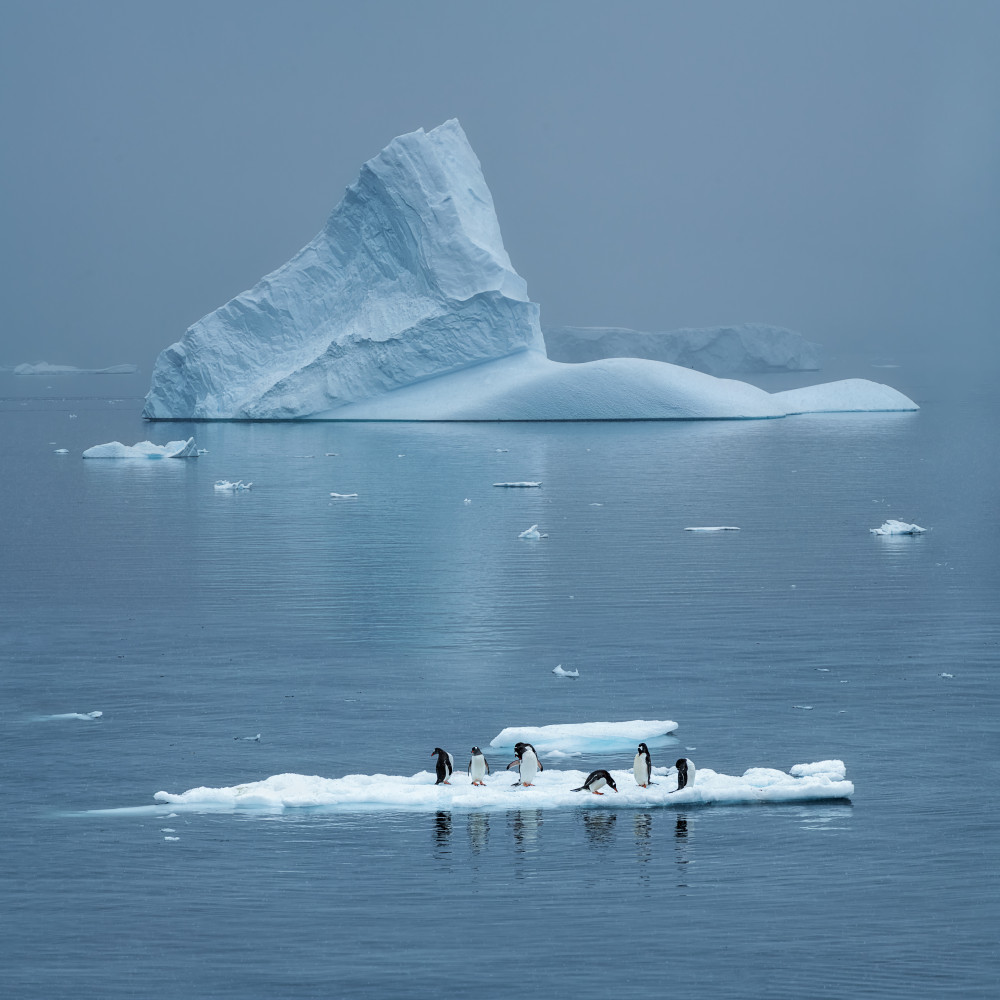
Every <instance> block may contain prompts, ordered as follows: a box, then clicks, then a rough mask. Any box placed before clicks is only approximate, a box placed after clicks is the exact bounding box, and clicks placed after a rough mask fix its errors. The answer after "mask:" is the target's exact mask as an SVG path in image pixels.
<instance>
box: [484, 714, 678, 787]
mask: <svg viewBox="0 0 1000 1000" xmlns="http://www.w3.org/2000/svg"><path fill="white" fill-rule="evenodd" d="M676 728H677V723H676V722H671V721H670V720H669V719H667V720H664V721H657V720H646V719H633V720H632V721H630V722H574V723H567V724H565V725H554V726H508V727H507V728H506V729H503V730H501V731H500V733H499V734H498V735H496V736H494V737H493V739H492V740H490V746H491V747H503V748H507V747H513V746H514V744H515V743H522V742H523V743H531V744H532V745H533V746H534V747H535V749H536V750H537V751H538V752H539V753H543V752H548V751H551V750H563V751H568V750H580V751H583V752H595V751H602V750H613V749H619V748H622V747H630V746H635V745H636V744H639V743H643V742H648V741H649V740H651V739H653V738H654V737H656V736H664V735H666V734H667V733H672V732H673V731H674V730H675V729H676ZM584 777H586V775H584Z"/></svg>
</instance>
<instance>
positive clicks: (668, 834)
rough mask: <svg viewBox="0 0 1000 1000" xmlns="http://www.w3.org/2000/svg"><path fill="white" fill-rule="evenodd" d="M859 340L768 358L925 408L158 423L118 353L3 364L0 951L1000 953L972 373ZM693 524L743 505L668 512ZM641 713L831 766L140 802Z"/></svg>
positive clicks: (994, 417)
mask: <svg viewBox="0 0 1000 1000" xmlns="http://www.w3.org/2000/svg"><path fill="white" fill-rule="evenodd" d="M19 360H25V359H19ZM54 360H58V359H54ZM872 360H876V359H871V358H869V359H864V363H863V364H862V362H858V363H857V364H855V365H854V366H853V368H851V370H850V371H847V370H845V371H844V372H842V373H841V372H836V373H835V372H831V371H824V372H822V373H813V374H809V375H797V376H766V377H762V378H761V379H758V380H757V381H758V384H761V385H764V387H765V388H786V387H789V386H791V385H793V384H795V385H801V384H808V383H810V382H815V381H825V380H828V379H829V378H832V377H835V376H836V375H839V374H852V375H861V376H864V377H869V378H874V379H876V380H878V381H885V382H888V383H890V384H892V385H895V386H896V387H898V388H900V389H902V390H903V391H904V392H907V393H908V394H909V395H911V396H912V397H913V398H914V399H915V400H916V401H917V402H918V403H919V404H920V406H921V410H920V411H919V412H918V413H894V414H849V415H814V416H801V417H792V418H787V419H783V420H760V421H705V422H648V423H645V422H639V423H576V424H572V423H566V424H560V423H548V424H533V423H514V424H407V423H356V424H337V423H293V424H279V423H258V424H251V423H218V424H213V423H170V424H162V423H155V424H150V423H146V422H144V421H143V420H142V419H141V416H140V414H141V408H142V399H141V397H142V395H143V393H144V392H145V389H146V387H147V385H148V372H147V373H145V374H144V375H143V374H140V375H137V376H66V377H54V376H41V377H37V376H34V377H15V376H13V375H11V374H6V375H3V376H2V377H0V397H2V399H0V456H2V469H3V474H2V476H0V510H2V521H0V546H2V560H3V561H2V567H3V579H2V605H0V609H2V616H3V629H2V637H0V657H2V661H0V737H2V746H3V750H2V758H0V760H2V769H0V790H2V794H3V810H2V821H0V890H2V897H0V994H2V995H3V996H5V997H10V998H14V1000H59V998H74V1000H119V998H120V1000H125V998H128V1000H147V998H148V1000H175V998H176V1000H198V998H209V997H211V998H226V1000H228V998H232V1000H257V998H261V1000H264V998H267V1000H283V998H288V1000H299V998H319V997H323V998H355V997H358V998H395V997H405V998H438V997H476V998H477V1000H507V998H512V997H519V996H537V997H545V998H552V1000H560V998H572V1000H590V998H594V1000H605V998H607V997H612V996H636V997H649V996H668V997H678V998H684V1000H709V998H711V1000H715V998H725V997H749V998H756V997H762V998H763V997H766V998H769V1000H775V998H789V1000H803V998H838V1000H839V998H851V1000H858V998H866V997H873V998H875V997H878V998H883V997H899V998H908V1000H909V998H914V997H916V998H921V997H935V998H937V997H955V998H965V1000H967V998H978V997H993V996H996V995H998V990H1000V976H998V944H997V942H998V925H1000V921H998V917H1000V900H998V895H997V871H998V868H997V861H998V853H1000V851H998V845H1000V829H998V827H1000V824H998V820H997V809H996V804H995V800H996V795H997V790H998V781H1000V773H998V771H1000V768H998V750H1000V745H998V738H997V737H998V728H1000V727H998V722H997V712H998V698H997V694H998V684H997V681H998V672H997V671H998V659H1000V657H998V653H1000V647H998V639H1000V628H998V624H1000V601H998V596H1000V595H998V582H1000V567H998V553H1000V544H998V542H1000V527H998V526H1000V503H998V501H1000V488H998V487H1000V471H998V458H1000V450H998V448H997V428H998V416H1000V406H998V401H997V396H996V393H995V391H994V390H993V389H992V388H990V387H989V381H988V380H987V379H985V378H980V379H978V380H977V379H976V378H975V377H973V376H968V377H963V378H951V377H945V375H944V374H943V373H942V372H940V371H939V370H937V369H936V368H935V366H934V365H932V364H930V363H925V364H924V365H923V366H922V367H921V366H920V365H919V364H917V365H914V364H910V363H904V364H903V365H902V367H898V368H875V367H872V366H871V363H870V362H871V361H872ZM190 435H193V436H194V437H195V439H196V441H197V444H198V446H199V447H200V448H203V449H206V451H205V453H204V454H202V455H201V456H200V457H199V458H197V459H189V460H176V461H172V460H165V461H84V460H82V459H81V452H82V451H83V450H84V449H85V448H88V447H90V446H91V445H95V444H101V443H104V442H107V441H112V440H119V441H122V442H124V443H126V444H133V443H135V442H137V441H142V440H145V439H150V440H153V441H155V442H157V443H159V444H163V443H165V442H166V441H168V440H173V439H177V438H186V437H188V436H190ZM60 448H66V449H68V454H57V453H56V449H60ZM220 479H229V480H237V479H242V480H244V481H245V482H246V481H252V483H253V488H252V490H250V491H246V492H240V493H236V494H233V493H220V492H217V491H215V490H214V489H213V484H214V483H215V482H216V480H220ZM518 480H537V481H541V482H542V486H541V488H539V489H521V490H509V489H497V488H495V487H493V486H492V484H493V483H494V482H498V481H518ZM331 492H340V493H357V494H358V497H357V498H355V499H351V500H337V499H334V498H331V497H330V493H331ZM466 501H469V502H466ZM888 518H897V519H901V520H904V521H909V522H916V523H917V524H920V525H922V526H924V527H926V528H927V529H928V530H927V532H926V533H925V534H923V535H920V536H916V537H878V536H875V535H873V534H871V532H870V529H871V528H874V527H877V526H878V525H880V524H882V522H883V521H885V520H886V519H888ZM533 524H537V525H538V526H539V530H540V532H542V533H543V534H545V535H546V536H547V537H544V538H541V539H538V540H537V541H530V540H524V539H519V538H518V534H519V533H520V532H522V531H523V530H524V529H526V528H528V527H530V526H531V525H533ZM712 525H731V526H735V527H739V528H740V530H739V531H738V532H735V531H733V532H721V533H693V532H687V531H685V530H684V529H685V528H686V527H692V526H712ZM557 664H561V665H562V666H563V668H564V669H566V670H578V671H579V674H580V676H579V677H578V678H575V679H571V678H565V677H559V676H556V675H554V674H553V673H552V670H553V668H554V667H555V666H556V665H557ZM90 712H101V713H103V714H102V715H101V716H100V717H97V718H95V719H93V720H83V719H53V718H47V717H50V716H57V715H64V714H69V713H81V714H86V713H90ZM629 719H673V720H676V721H677V722H678V723H679V728H678V729H677V731H676V733H675V734H674V737H675V739H674V741H672V742H671V741H668V742H666V743H665V744H664V745H661V746H659V747H657V748H654V751H653V752H654V763H656V764H661V765H663V764H669V763H670V762H671V758H674V757H677V756H687V757H690V758H691V759H692V760H693V761H695V763H696V764H697V765H698V766H699V767H709V768H713V769H715V770H717V771H721V772H725V773H728V774H742V773H743V771H744V770H745V769H747V768H749V767H754V766H762V767H775V768H780V769H782V770H787V769H788V768H789V767H791V766H792V765H794V764H797V763H802V762H811V761H820V760H825V759H831V758H839V759H842V760H843V761H844V762H845V763H846V765H847V776H848V778H850V779H851V780H852V781H853V782H854V785H855V794H854V796H853V798H852V800H851V801H850V802H835V803H830V802H827V803H798V804H794V805H756V806H752V807H751V806H722V805H719V806H706V807H701V808H659V809H652V810H649V811H635V810H624V809H622V810H617V809H615V808H614V807H613V802H609V803H605V804H603V805H602V806H601V808H595V809H571V810H558V809H549V810H547V809H544V808H535V807H532V806H531V804H530V797H529V796H530V793H528V792H527V790H525V792H526V795H525V806H524V808H523V809H521V810H515V811H510V812H468V811H466V812H455V813H453V814H452V813H449V812H447V811H441V812H437V813H434V812H417V811H413V812H404V811H400V812H394V811H393V812H389V811H382V812H368V813H366V812H350V813H346V812H337V811H335V810H330V809H326V810H324V809H286V810H284V811H283V812H277V813H276V812H273V811H265V810H254V809H242V810H239V811H236V812H233V813H218V812H215V813H212V812H207V813H199V812H191V811H189V812H181V813H178V814H177V815H176V816H174V817H173V818H170V819H164V818H163V816H162V815H154V814H152V813H150V812H148V811H142V810H140V811H137V812H129V811H128V807H137V806H150V805H152V804H153V801H154V800H153V796H154V795H155V793H156V792H157V791H160V790H166V791H170V792H182V791H184V790H186V789H189V788H195V787H198V786H209V787H223V786H231V785H235V784H239V783H243V782H249V781H255V780H258V779H262V778H266V777H268V776H270V775H276V774H283V773H297V774H304V775H322V776H325V777H340V776H343V775H348V774H354V773H376V772H382V773H387V774H404V775H405V774H414V773H416V772H417V771H421V770H425V769H429V768H430V767H431V765H432V761H431V758H430V752H431V750H432V749H433V748H434V747H435V746H441V747H444V748H446V749H449V750H450V751H451V752H452V753H453V754H454V756H455V758H456V762H457V763H458V765H459V768H460V769H461V768H464V766H465V763H466V761H467V760H468V751H469V748H470V747H471V746H472V745H473V744H478V745H479V746H482V747H483V748H484V749H487V755H488V756H490V757H492V758H493V759H492V760H491V763H493V765H494V766H495V767H499V768H502V767H503V766H504V765H505V764H506V763H507V759H509V758H507V759H505V758H504V757H503V756H502V755H501V756H499V757H497V756H496V755H495V754H492V753H491V751H490V750H489V749H488V744H489V742H490V740H491V739H492V738H493V737H494V736H496V735H497V734H498V733H499V732H500V730H501V729H503V728H504V727H506V726H514V725H546V724H552V723H567V722H596V721H620V720H629ZM258 733H259V734H260V740H259V741H257V740H248V739H242V738H241V737H248V736H256V735H257V734H258ZM633 752H634V748H629V749H627V750H623V751H622V752H620V753H617V754H604V755H600V754H594V755H590V756H586V757H584V758H582V762H581V759H577V760H574V761H573V763H572V764H571V765H566V766H572V767H574V768H583V767H588V766H593V767H598V766H609V765H610V766H614V767H627V766H630V764H631V759H632V754H633ZM549 766H550V767H552V768H558V767H560V766H561V765H560V764H559V763H558V762H553V763H550V765H549ZM465 780H467V779H465ZM114 810H124V811H122V812H115V811H114ZM166 831H169V832H166ZM168 838H169V839H168Z"/></svg>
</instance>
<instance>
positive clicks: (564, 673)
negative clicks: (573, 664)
mask: <svg viewBox="0 0 1000 1000" xmlns="http://www.w3.org/2000/svg"><path fill="white" fill-rule="evenodd" d="M552 673H554V674H555V675H556V677H579V676H580V671H579V670H563V665H562V664H561V663H560V664H559V665H558V666H557V667H553V669H552Z"/></svg>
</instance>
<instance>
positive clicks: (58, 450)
mask: <svg viewBox="0 0 1000 1000" xmlns="http://www.w3.org/2000/svg"><path fill="white" fill-rule="evenodd" d="M55 454H56V455H68V454H69V448H56V450H55Z"/></svg>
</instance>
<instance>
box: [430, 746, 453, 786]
mask: <svg viewBox="0 0 1000 1000" xmlns="http://www.w3.org/2000/svg"><path fill="white" fill-rule="evenodd" d="M431 756H432V757H437V763H436V764H435V765H434V771H435V773H436V774H437V781H435V782H434V784H435V785H450V784H451V782H450V781H449V780H448V779H449V778H450V777H451V775H452V772H453V771H454V770H455V758H454V757H452V755H451V754H450V753H448V751H447V750H442V749H441V748H440V747H435V748H434V749H433V750H432V751H431Z"/></svg>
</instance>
